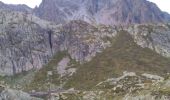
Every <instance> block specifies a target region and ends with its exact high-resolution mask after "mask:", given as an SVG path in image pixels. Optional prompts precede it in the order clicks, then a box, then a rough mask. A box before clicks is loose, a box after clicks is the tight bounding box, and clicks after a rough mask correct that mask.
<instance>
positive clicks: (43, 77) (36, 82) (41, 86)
mask: <svg viewBox="0 0 170 100" xmlns="http://www.w3.org/2000/svg"><path fill="white" fill-rule="evenodd" d="M67 55H68V54H67V53H66V51H64V52H59V53H57V54H56V55H55V56H54V57H53V58H52V60H51V61H50V62H49V63H48V64H47V65H46V66H44V67H43V68H42V69H40V70H39V71H38V72H36V73H35V75H34V78H33V81H32V82H31V83H30V84H29V85H28V86H26V87H25V89H26V91H28V90H46V89H45V85H47V83H48V82H50V83H53V84H55V85H59V84H60V79H59V75H58V74H57V72H56V69H55V68H56V66H57V64H58V63H59V61H61V60H62V58H63V57H65V56H67ZM48 71H52V72H53V75H52V76H50V77H48V76H47V73H48ZM49 79H50V80H49Z"/></svg>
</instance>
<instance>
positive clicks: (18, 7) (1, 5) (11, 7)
mask: <svg viewBox="0 0 170 100" xmlns="http://www.w3.org/2000/svg"><path fill="white" fill-rule="evenodd" d="M0 9H5V10H11V11H19V12H25V13H31V12H32V8H30V7H28V6H27V5H12V4H4V3H3V2H1V1H0Z"/></svg>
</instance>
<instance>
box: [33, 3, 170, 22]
mask: <svg viewBox="0 0 170 100" xmlns="http://www.w3.org/2000/svg"><path fill="white" fill-rule="evenodd" d="M79 12H81V14H80V13H79ZM35 13H36V14H37V15H38V16H39V17H40V18H43V19H46V20H49V21H54V22H56V23H57V24H59V23H64V22H65V21H68V20H70V19H81V20H85V21H86V20H87V18H88V22H90V23H94V22H96V23H102V24H109V25H115V24H125V25H127V24H131V23H159V22H167V21H170V15H169V14H167V13H164V12H162V11H161V10H160V9H159V8H158V7H157V6H156V5H155V4H154V3H151V2H149V1H146V0H107V1H106V0H84V1H83V0H62V1H61V0H43V2H42V3H41V4H40V7H39V8H36V9H35ZM84 17H87V18H84Z"/></svg>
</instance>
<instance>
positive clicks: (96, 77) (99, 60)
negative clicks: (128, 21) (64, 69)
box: [65, 31, 170, 90]
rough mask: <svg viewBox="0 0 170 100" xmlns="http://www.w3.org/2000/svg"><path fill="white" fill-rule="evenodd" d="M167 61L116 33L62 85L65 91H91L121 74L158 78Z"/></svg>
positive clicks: (127, 34) (123, 33)
mask: <svg viewBox="0 0 170 100" xmlns="http://www.w3.org/2000/svg"><path fill="white" fill-rule="evenodd" d="M169 65H170V60H169V59H167V58H165V57H163V56H161V55H159V54H157V53H156V52H154V51H152V50H150V49H148V48H141V47H140V46H138V45H137V44H136V43H135V42H134V40H133V38H132V37H131V35H129V33H127V32H125V31H120V32H119V33H118V35H117V36H116V37H115V38H114V39H112V46H111V47H109V48H107V49H105V50H104V51H103V52H102V53H99V54H97V55H96V56H95V57H94V58H93V59H92V60H91V61H90V62H86V63H84V64H82V65H77V66H79V68H78V70H77V72H76V73H75V74H74V75H73V77H72V78H71V79H70V80H69V81H68V82H67V83H66V85H65V87H66V88H71V87H74V88H76V89H80V90H88V89H93V88H94V87H95V85H96V84H98V83H99V82H101V81H104V80H106V79H108V78H110V77H116V76H119V75H121V74H122V72H123V71H133V72H137V73H151V74H158V75H161V74H163V73H165V72H167V71H168V70H169V69H170V68H169Z"/></svg>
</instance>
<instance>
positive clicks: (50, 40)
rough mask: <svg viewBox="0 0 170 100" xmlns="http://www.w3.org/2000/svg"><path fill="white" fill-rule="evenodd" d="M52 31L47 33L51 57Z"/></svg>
mask: <svg viewBox="0 0 170 100" xmlns="http://www.w3.org/2000/svg"><path fill="white" fill-rule="evenodd" d="M52 33H53V32H52V30H49V31H48V42H49V45H50V49H51V54H52V55H53V43H52Z"/></svg>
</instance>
